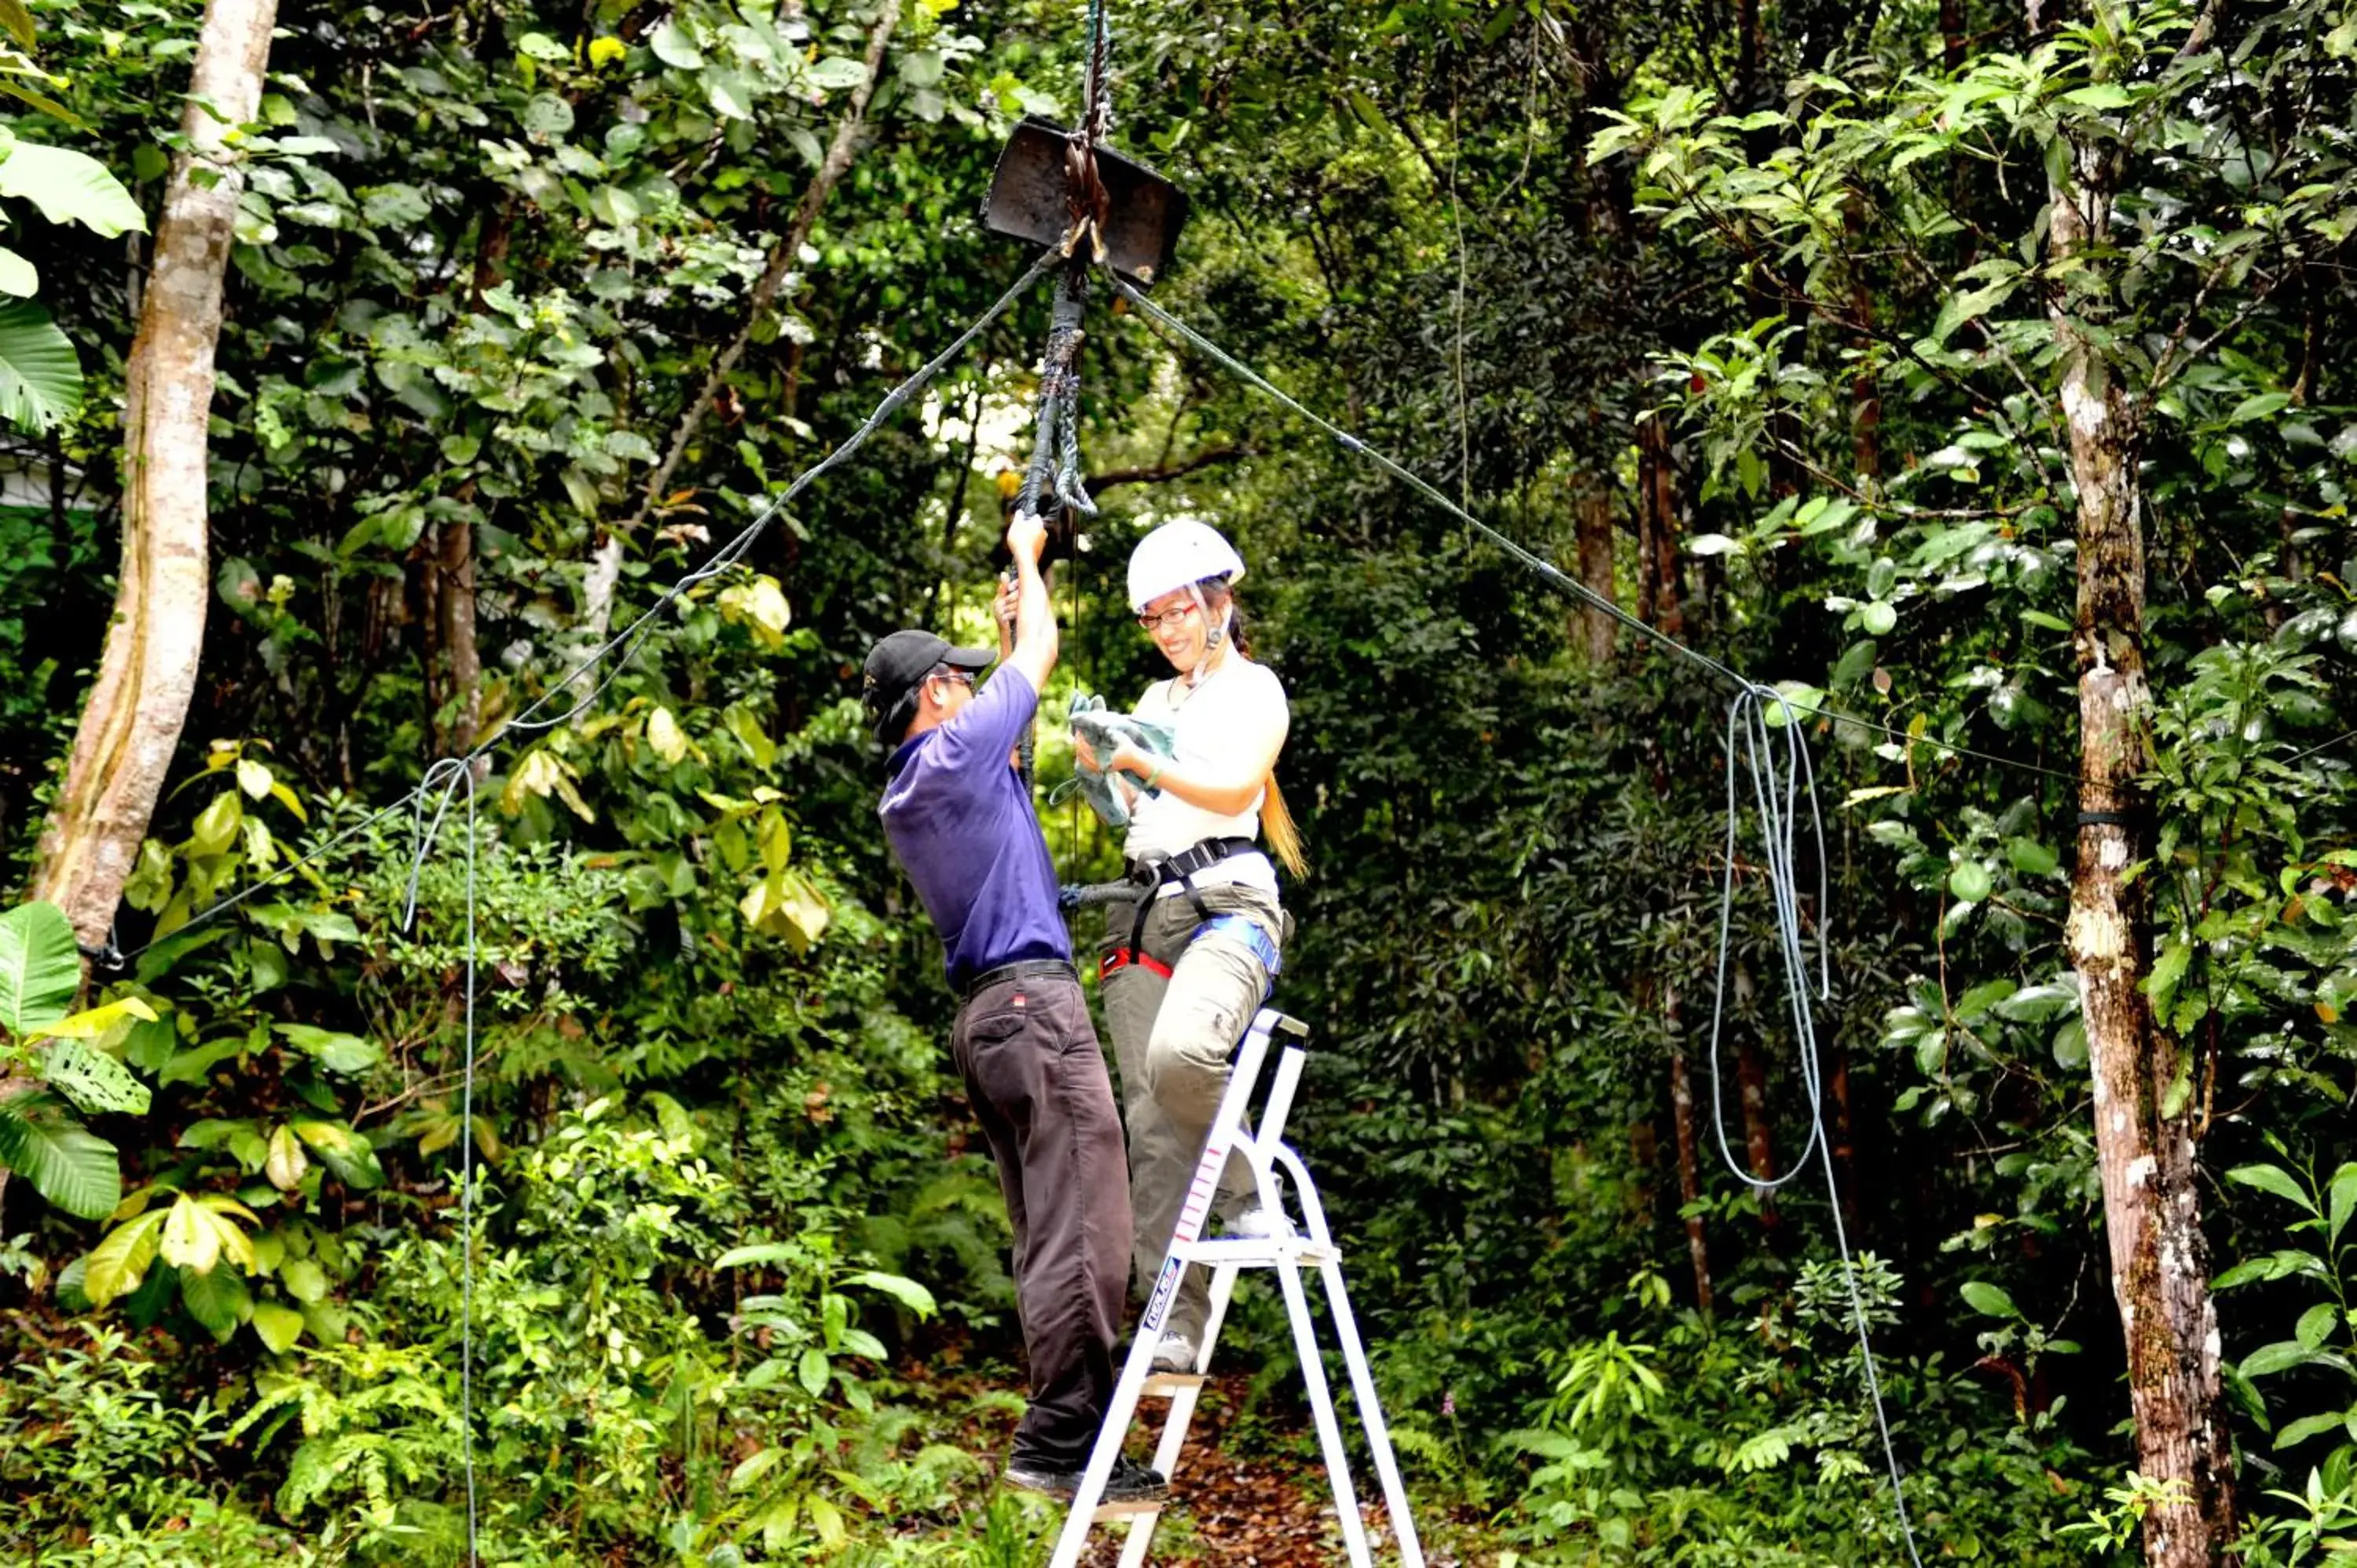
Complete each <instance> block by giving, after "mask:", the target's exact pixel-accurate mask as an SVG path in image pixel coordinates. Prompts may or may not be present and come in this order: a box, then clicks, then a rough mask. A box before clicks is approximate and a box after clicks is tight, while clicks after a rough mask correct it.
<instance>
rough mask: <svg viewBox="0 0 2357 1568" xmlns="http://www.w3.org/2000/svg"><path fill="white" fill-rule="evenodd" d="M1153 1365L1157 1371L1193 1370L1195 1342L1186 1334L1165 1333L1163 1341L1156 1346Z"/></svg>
mask: <svg viewBox="0 0 2357 1568" xmlns="http://www.w3.org/2000/svg"><path fill="white" fill-rule="evenodd" d="M1153 1367H1154V1369H1155V1370H1156V1371H1157V1372H1191V1371H1193V1370H1194V1369H1195V1342H1194V1341H1193V1340H1192V1339H1189V1338H1188V1337H1186V1336H1185V1335H1184V1334H1165V1335H1164V1336H1163V1337H1162V1343H1160V1344H1159V1345H1157V1346H1156V1347H1155V1348H1154V1361H1153Z"/></svg>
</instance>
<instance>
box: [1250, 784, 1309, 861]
mask: <svg viewBox="0 0 2357 1568" xmlns="http://www.w3.org/2000/svg"><path fill="white" fill-rule="evenodd" d="M1260 828H1261V832H1264V833H1265V834H1266V835H1267V836H1268V847H1269V848H1270V849H1272V850H1274V851H1275V853H1276V858H1277V862H1278V864H1279V865H1283V866H1284V867H1285V869H1286V871H1288V872H1290V873H1292V874H1293V875H1294V876H1296V877H1303V876H1307V875H1309V861H1308V856H1306V855H1304V854H1302V853H1301V830H1300V829H1299V828H1297V827H1296V826H1295V825H1294V822H1293V813H1292V812H1291V811H1286V809H1285V791H1284V790H1282V789H1278V788H1277V787H1276V775H1275V773H1271V774H1270V775H1269V776H1268V793H1267V795H1266V796H1265V798H1264V799H1263V800H1262V801H1261V803H1260Z"/></svg>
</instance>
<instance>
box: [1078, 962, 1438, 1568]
mask: <svg viewBox="0 0 2357 1568" xmlns="http://www.w3.org/2000/svg"><path fill="white" fill-rule="evenodd" d="M1276 1035H1283V1036H1286V1040H1285V1044H1284V1047H1283V1048H1282V1050H1281V1051H1280V1053H1279V1055H1278V1058H1277V1063H1276V1071H1275V1077H1274V1078H1273V1079H1272V1080H1271V1082H1270V1084H1269V1090H1268V1101H1267V1103H1266V1105H1265V1106H1264V1107H1263V1108H1262V1111H1261V1116H1260V1130H1259V1132H1258V1133H1253V1132H1251V1131H1250V1130H1249V1128H1248V1124H1247V1120H1246V1119H1247V1113H1248V1108H1249V1106H1250V1102H1251V1100H1252V1094H1253V1090H1254V1087H1255V1086H1256V1085H1257V1083H1258V1082H1259V1079H1260V1077H1261V1069H1263V1068H1264V1067H1265V1065H1266V1063H1267V1059H1268V1050H1269V1042H1270V1039H1271V1037H1272V1036H1276ZM1308 1036H1309V1029H1308V1026H1307V1025H1305V1024H1303V1023H1301V1022H1300V1021H1299V1020H1298V1019H1295V1018H1288V1017H1286V1015H1284V1014H1282V1013H1279V1012H1277V1011H1276V1010H1275V1008H1271V1007H1264V1008H1262V1009H1261V1010H1260V1012H1259V1013H1258V1014H1257V1015H1255V1016H1254V1019H1253V1021H1252V1026H1251V1027H1250V1028H1248V1029H1246V1030H1245V1031H1244V1037H1243V1043H1242V1044H1241V1045H1239V1046H1238V1047H1237V1049H1236V1061H1235V1070H1234V1071H1233V1072H1232V1073H1231V1074H1230V1075H1229V1078H1228V1088H1227V1092H1226V1094H1225V1095H1224V1096H1222V1099H1221V1101H1220V1109H1219V1112H1218V1114H1217V1115H1215V1116H1214V1117H1213V1118H1212V1121H1211V1133H1210V1134H1209V1135H1208V1137H1207V1138H1206V1139H1205V1141H1204V1144H1203V1157H1202V1158H1201V1159H1200V1160H1199V1161H1198V1162H1196V1165H1195V1178H1194V1182H1193V1185H1192V1186H1190V1187H1189V1188H1188V1189H1187V1201H1186V1203H1185V1205H1184V1206H1183V1207H1182V1208H1180V1209H1179V1226H1178V1230H1177V1232H1176V1233H1175V1234H1174V1235H1173V1237H1172V1238H1171V1243H1170V1251H1169V1253H1168V1256H1167V1257H1165V1258H1164V1260H1163V1262H1162V1273H1161V1274H1160V1276H1159V1277H1158V1278H1157V1279H1156V1281H1155V1283H1154V1294H1153V1295H1152V1297H1151V1298H1149V1299H1148V1300H1147V1302H1146V1312H1145V1314H1144V1316H1141V1317H1140V1318H1139V1320H1138V1325H1137V1336H1136V1338H1135V1342H1134V1343H1133V1344H1132V1345H1131V1347H1130V1351H1129V1359H1128V1360H1127V1361H1126V1362H1125V1363H1124V1365H1123V1367H1122V1372H1121V1377H1120V1379H1119V1380H1118V1381H1116V1382H1115V1383H1114V1392H1113V1404H1112V1406H1111V1407H1110V1408H1109V1409H1108V1410H1107V1411H1106V1412H1105V1419H1104V1425H1103V1429H1101V1430H1100V1431H1099V1432H1098V1434H1097V1443H1096V1447H1095V1449H1094V1451H1093V1452H1092V1453H1091V1454H1090V1455H1089V1466H1088V1469H1087V1471H1086V1472H1085V1473H1084V1474H1083V1475H1082V1478H1081V1489H1080V1491H1079V1492H1078V1493H1077V1494H1076V1495H1075V1496H1074V1498H1073V1499H1072V1509H1071V1514H1070V1515H1069V1516H1067V1517H1066V1519H1065V1520H1064V1530H1063V1533H1062V1534H1061V1535H1060V1536H1059V1537H1058V1538H1057V1541H1056V1553H1055V1556H1054V1557H1053V1558H1052V1559H1051V1560H1050V1568H1079V1565H1080V1561H1081V1554H1082V1552H1084V1551H1086V1550H1087V1547H1088V1540H1089V1532H1090V1531H1091V1530H1092V1529H1093V1528H1094V1527H1095V1526H1097V1525H1099V1524H1108V1523H1113V1522H1115V1521H1125V1522H1126V1523H1127V1525H1128V1529H1129V1538H1128V1540H1127V1541H1126V1542H1125V1544H1124V1546H1123V1549H1122V1554H1121V1563H1122V1568H1143V1565H1144V1563H1145V1562H1146V1551H1147V1549H1148V1548H1149V1547H1150V1546H1151V1545H1152V1544H1153V1541H1154V1528H1155V1525H1156V1524H1157V1522H1158V1521H1159V1520H1160V1519H1161V1516H1162V1512H1163V1510H1164V1509H1167V1508H1168V1507H1169V1506H1170V1503H1171V1501H1172V1500H1173V1499H1172V1498H1164V1499H1162V1500H1160V1501H1154V1502H1130V1503H1102V1504H1101V1503H1100V1502H1099V1501H1098V1499H1099V1498H1103V1496H1104V1487H1105V1481H1106V1478H1107V1477H1109V1476H1111V1475H1112V1473H1113V1466H1114V1460H1115V1459H1116V1458H1118V1457H1119V1456H1120V1454H1121V1447H1122V1441H1123V1439H1124V1438H1125V1437H1126V1436H1127V1435H1128V1434H1129V1428H1130V1423H1132V1421H1134V1420H1135V1417H1136V1414H1137V1405H1138V1401H1139V1400H1141V1399H1149V1398H1159V1399H1164V1400H1168V1402H1169V1410H1168V1414H1167V1415H1166V1416H1165V1417H1164V1419H1163V1423H1162V1435H1161V1439H1160V1441H1159V1442H1158V1443H1157V1444H1156V1447H1155V1451H1154V1468H1156V1469H1157V1470H1159V1471H1161V1472H1162V1473H1163V1474H1164V1475H1165V1476H1168V1477H1171V1478H1172V1480H1173V1482H1174V1484H1175V1483H1176V1481H1177V1478H1178V1471H1179V1454H1180V1452H1181V1451H1182V1450H1183V1449H1184V1448H1185V1447H1186V1445H1187V1432H1188V1428H1189V1425H1190V1424H1191V1423H1192V1422H1193V1420H1194V1416H1195V1400H1196V1396H1197V1395H1198V1394H1200V1392H1201V1391H1202V1388H1203V1383H1204V1381H1205V1378H1206V1375H1207V1374H1208V1373H1209V1371H1210V1369H1211V1351H1212V1348H1213V1347H1215V1346H1216V1345H1217V1344H1218V1343H1219V1338H1220V1325H1221V1322H1222V1320H1223V1319H1224V1318H1225V1317H1226V1316H1227V1309H1228V1299H1229V1297H1230V1296H1231V1295H1232V1294H1233V1293H1234V1291H1235V1284H1236V1276H1237V1274H1238V1273H1240V1272H1241V1271H1243V1270H1244V1269H1269V1270H1273V1271H1274V1272H1275V1274H1276V1283H1277V1289H1278V1290H1279V1291H1281V1292H1282V1293H1283V1294H1284V1296H1285V1310H1286V1316H1288V1317H1290V1318H1291V1319H1292V1321H1293V1342H1294V1346H1295V1348H1296V1351H1297V1359H1299V1361H1300V1363H1301V1375H1302V1380H1303V1382H1304V1383H1305V1384H1307V1385H1308V1393H1309V1408H1310V1410H1311V1412H1312V1413H1313V1414H1314V1415H1315V1417H1316V1419H1317V1423H1318V1446H1319V1447H1320V1448H1321V1449H1322V1450H1323V1451H1324V1454H1325V1458H1326V1473H1327V1475H1328V1477H1330V1479H1331V1481H1332V1483H1333V1488H1334V1508H1335V1512H1336V1514H1337V1515H1338V1517H1339V1520H1340V1525H1341V1527H1342V1542H1343V1545H1344V1547H1345V1549H1346V1550H1347V1551H1348V1552H1349V1554H1350V1561H1351V1565H1352V1568H1373V1563H1374V1558H1373V1555H1372V1552H1370V1550H1369V1548H1368V1544H1367V1527H1366V1523H1365V1521H1364V1520H1361V1518H1360V1517H1359V1503H1358V1498H1357V1494H1356V1493H1355V1492H1354V1491H1353V1489H1352V1487H1351V1467H1350V1457H1349V1455H1347V1454H1346V1453H1344V1451H1343V1448H1342V1429H1341V1425H1340V1423H1339V1422H1338V1421H1337V1419H1336V1417H1335V1414H1334V1397H1333V1394H1332V1392H1331V1391H1330V1390H1329V1388H1328V1387H1327V1382H1326V1363H1325V1359H1324V1358H1323V1357H1322V1355H1321V1354H1320V1353H1319V1349H1318V1331H1317V1326H1316V1325H1315V1323H1314V1322H1313V1321H1312V1320H1311V1318H1310V1316H1309V1297H1308V1292H1307V1291H1306V1290H1304V1289H1303V1287H1302V1283H1301V1276H1302V1273H1304V1272H1305V1271H1307V1270H1310V1269H1315V1270H1316V1271H1317V1272H1318V1279H1319V1281H1320V1282H1321V1283H1323V1284H1324V1286H1325V1289H1326V1301H1327V1305H1328V1307H1329V1311H1330V1312H1331V1313H1332V1315H1333V1318H1334V1331H1335V1336H1336V1337H1337V1338H1338V1339H1339V1340H1340V1348H1341V1351H1342V1360H1343V1363H1344V1365H1346V1366H1347V1367H1348V1368H1349V1369H1350V1373H1351V1394H1352V1396H1353V1397H1354V1399H1355V1400H1356V1402H1357V1404H1358V1409H1359V1419H1360V1421H1361V1423H1363V1425H1364V1426H1365V1429H1366V1434H1367V1447H1368V1449H1369V1451H1370V1452H1371V1453H1372V1455H1373V1458H1374V1462H1375V1474H1376V1476H1377V1477H1379V1478H1380V1479H1381V1481H1382V1483H1383V1504H1384V1507H1385V1508H1386V1509H1388V1510H1389V1512H1390V1514H1391V1520H1392V1530H1393V1533H1394V1535H1396V1536H1397V1537H1398V1538H1399V1560H1400V1568H1424V1548H1423V1546H1422V1545H1421V1544H1420V1543H1419V1542H1418V1541H1417V1540H1416V1535H1415V1521H1414V1520H1412V1519H1410V1518H1409V1516H1408V1508H1407V1491H1406V1488H1405V1487H1403V1486H1402V1485H1401V1484H1400V1473H1399V1461H1398V1460H1397V1459H1396V1458H1395V1457H1394V1455H1393V1453H1392V1440H1391V1433H1390V1431H1389V1430H1388V1429H1387V1428H1386V1427H1385V1426H1384V1424H1383V1406H1382V1405H1381V1404H1380V1403H1378V1402H1377V1401H1376V1398H1375V1384H1374V1379H1373V1378H1372V1376H1370V1375H1369V1373H1368V1371H1367V1352H1366V1348H1365V1346H1364V1345H1362V1344H1361V1342H1360V1339H1359V1325H1358V1322H1357V1320H1356V1319H1354V1318H1353V1317H1352V1316H1351V1301H1350V1297H1349V1295H1348V1294H1345V1292H1344V1291H1343V1288H1342V1250H1341V1249H1340V1247H1338V1246H1336V1245H1335V1244H1334V1238H1333V1236H1332V1234H1331V1233H1330V1232H1329V1231H1328V1230H1327V1229H1326V1211H1325V1209H1324V1208H1323V1207H1322V1206H1320V1205H1319V1203H1318V1188H1317V1186H1316V1184H1315V1183H1313V1182H1312V1181H1311V1180H1310V1179H1309V1171H1308V1167H1307V1166H1305V1165H1303V1164H1302V1163H1301V1156H1300V1155H1297V1154H1296V1153H1295V1152H1294V1150H1293V1148H1292V1147H1291V1146H1290V1145H1289V1144H1286V1142H1285V1141H1284V1140H1285V1119H1286V1114H1287V1113H1288V1112H1290V1111H1291V1110H1292V1108H1293V1095H1294V1090H1296V1089H1297V1088H1298V1087H1299V1086H1300V1082H1301V1069H1302V1066H1303V1063H1304V1061H1305V1059H1306V1058H1304V1056H1303V1053H1302V1045H1301V1042H1302V1041H1303V1040H1305V1039H1307V1038H1308ZM1231 1151H1236V1152H1239V1153H1241V1154H1242V1155H1243V1159H1244V1162H1245V1163H1246V1164H1247V1165H1250V1166H1251V1168H1252V1174H1253V1181H1254V1185H1255V1187H1256V1188H1257V1190H1258V1193H1259V1197H1260V1205H1261V1208H1262V1209H1263V1211H1264V1212H1265V1213H1268V1214H1270V1215H1279V1214H1283V1213H1284V1212H1285V1208H1284V1206H1283V1204H1282V1202H1281V1201H1280V1188H1279V1185H1278V1183H1279V1175H1280V1173H1282V1175H1283V1177H1284V1178H1285V1179H1286V1181H1288V1182H1289V1183H1290V1185H1291V1186H1292V1188H1293V1190H1294V1192H1295V1193H1296V1195H1297V1196H1298V1197H1299V1198H1300V1200H1301V1218H1302V1220H1303V1222H1304V1224H1303V1230H1302V1231H1301V1233H1300V1234H1297V1235H1294V1236H1287V1237H1276V1238H1272V1239H1268V1240H1259V1239H1243V1238H1232V1237H1222V1238H1219V1239H1218V1240H1205V1239H1204V1237H1203V1227H1204V1224H1205V1222H1206V1220H1208V1219H1209V1218H1210V1216H1211V1199H1212V1197H1213V1196H1214V1195H1215V1194H1216V1193H1217V1192H1218V1190H1219V1186H1220V1177H1221V1175H1222V1172H1224V1171H1225V1169H1226V1168H1227V1164H1228V1155H1229V1154H1230V1152H1231ZM1199 1266H1200V1267H1203V1268H1208V1269H1210V1270H1211V1314H1210V1316H1209V1318H1208V1320H1207V1321H1206V1322H1205V1324H1204V1326H1203V1343H1202V1344H1201V1345H1200V1347H1198V1348H1197V1349H1196V1352H1195V1358H1196V1359H1195V1367H1194V1369H1193V1370H1192V1371H1191V1372H1180V1373H1173V1372H1157V1371H1156V1370H1154V1366H1153V1362H1154V1351H1155V1348H1156V1347H1157V1345H1159V1344H1160V1343H1161V1342H1162V1326H1163V1323H1164V1321H1165V1319H1167V1318H1168V1316H1169V1314H1170V1304H1171V1302H1172V1301H1173V1300H1174V1299H1175V1298H1176V1297H1177V1295H1178V1294H1179V1281H1180V1280H1182V1279H1183V1278H1185V1276H1186V1272H1187V1271H1188V1270H1189V1268H1194V1267H1199Z"/></svg>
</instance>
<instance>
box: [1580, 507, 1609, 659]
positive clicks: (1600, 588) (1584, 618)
mask: <svg viewBox="0 0 2357 1568" xmlns="http://www.w3.org/2000/svg"><path fill="white" fill-rule="evenodd" d="M1572 507H1573V514H1574V516H1575V518H1576V519H1577V524H1578V530H1579V580H1580V581H1581V582H1582V583H1585V584H1587V587H1588V589H1589V590H1590V591H1591V592H1593V593H1595V594H1596V595H1598V596H1600V597H1602V598H1607V599H1610V598H1613V597H1614V595H1613V591H1612V490H1611V488H1610V487H1609V485H1607V484H1605V483H1604V482H1603V480H1602V479H1601V478H1588V479H1587V480H1586V481H1585V482H1583V483H1582V485H1581V487H1580V491H1579V494H1578V496H1577V498H1575V499H1574V500H1573V501H1572ZM1575 629H1576V632H1577V635H1578V636H1579V638H1580V639H1582V640H1583V641H1584V642H1585V643H1586V644H1587V656H1588V657H1589V658H1590V659H1593V660H1596V661H1597V662H1598V663H1599V664H1600V663H1602V662H1603V661H1604V660H1608V659H1609V658H1611V657H1612V633H1613V631H1614V629H1615V624H1614V622H1613V619H1612V618H1611V617H1610V616H1609V615H1606V614H1605V613H1604V612H1603V611H1602V610H1599V609H1596V608H1593V607H1588V608H1583V609H1581V610H1580V611H1579V612H1578V618H1577V624H1576V628H1575Z"/></svg>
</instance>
